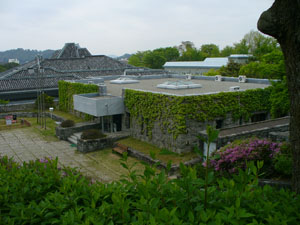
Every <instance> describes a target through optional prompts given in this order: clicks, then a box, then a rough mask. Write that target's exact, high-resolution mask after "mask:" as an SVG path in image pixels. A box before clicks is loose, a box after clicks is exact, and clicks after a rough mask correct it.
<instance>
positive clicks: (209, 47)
mask: <svg viewBox="0 0 300 225" xmlns="http://www.w3.org/2000/svg"><path fill="white" fill-rule="evenodd" d="M200 51H201V53H202V55H203V56H204V57H205V58H207V57H218V56H220V50H219V47H218V46H217V45H215V44H206V45H202V46H201V49H200Z"/></svg>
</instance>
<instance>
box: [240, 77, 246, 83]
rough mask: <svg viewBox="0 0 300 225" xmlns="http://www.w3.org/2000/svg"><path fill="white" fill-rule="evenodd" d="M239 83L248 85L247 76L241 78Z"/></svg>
mask: <svg viewBox="0 0 300 225" xmlns="http://www.w3.org/2000/svg"><path fill="white" fill-rule="evenodd" d="M238 79H239V82H240V83H246V82H247V77H246V76H239V78H238Z"/></svg>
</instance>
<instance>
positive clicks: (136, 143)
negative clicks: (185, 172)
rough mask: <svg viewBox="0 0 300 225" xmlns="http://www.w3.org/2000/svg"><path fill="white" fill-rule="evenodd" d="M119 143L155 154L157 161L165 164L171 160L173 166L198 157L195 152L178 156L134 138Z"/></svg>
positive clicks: (148, 153)
mask: <svg viewBox="0 0 300 225" xmlns="http://www.w3.org/2000/svg"><path fill="white" fill-rule="evenodd" d="M118 142H119V143H121V144H124V145H126V146H128V147H130V148H132V149H134V150H137V151H140V152H142V153H144V154H147V155H150V153H154V154H155V157H156V159H158V160H160V161H162V162H165V163H168V162H169V161H170V160H171V161H172V163H173V164H179V163H180V162H186V161H189V160H191V159H193V158H195V157H197V154H196V153H194V152H190V153H185V154H178V153H174V152H171V151H169V150H167V149H161V148H158V147H156V146H154V145H152V144H149V143H147V142H143V141H140V140H137V139H135V138H132V137H129V138H126V139H122V140H119V141H118Z"/></svg>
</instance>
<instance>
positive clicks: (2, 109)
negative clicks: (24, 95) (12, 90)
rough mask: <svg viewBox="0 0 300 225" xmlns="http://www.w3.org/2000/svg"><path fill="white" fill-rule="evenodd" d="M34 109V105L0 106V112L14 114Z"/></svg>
mask: <svg viewBox="0 0 300 225" xmlns="http://www.w3.org/2000/svg"><path fill="white" fill-rule="evenodd" d="M32 109H34V103H24V104H7V105H0V112H3V113H4V112H16V111H26V110H32Z"/></svg>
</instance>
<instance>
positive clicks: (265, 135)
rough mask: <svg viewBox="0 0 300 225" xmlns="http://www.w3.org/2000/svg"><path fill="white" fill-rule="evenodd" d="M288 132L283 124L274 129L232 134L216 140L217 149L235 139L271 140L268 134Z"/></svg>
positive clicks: (286, 126)
mask: <svg viewBox="0 0 300 225" xmlns="http://www.w3.org/2000/svg"><path fill="white" fill-rule="evenodd" d="M288 130H289V125H288V124H284V125H278V126H275V127H266V128H263V129H257V130H253V131H249V132H247V131H245V132H242V133H240V134H234V135H230V136H225V137H220V138H218V141H217V148H220V147H222V146H224V145H226V144H227V143H228V142H233V141H234V140H237V139H245V138H250V137H254V136H255V137H258V138H271V136H270V133H273V132H285V131H288Z"/></svg>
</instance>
